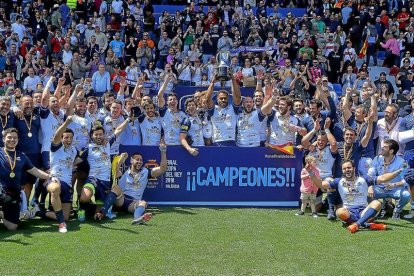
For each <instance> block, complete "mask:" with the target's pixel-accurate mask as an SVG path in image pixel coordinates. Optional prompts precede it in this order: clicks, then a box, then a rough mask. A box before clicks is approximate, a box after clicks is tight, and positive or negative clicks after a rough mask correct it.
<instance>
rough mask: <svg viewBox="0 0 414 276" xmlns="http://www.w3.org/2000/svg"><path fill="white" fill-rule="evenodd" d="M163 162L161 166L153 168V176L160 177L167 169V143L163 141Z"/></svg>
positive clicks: (161, 146)
mask: <svg viewBox="0 0 414 276" xmlns="http://www.w3.org/2000/svg"><path fill="white" fill-rule="evenodd" d="M160 152H161V162H160V166H159V167H155V168H153V169H152V170H151V176H152V177H158V176H160V175H162V174H163V173H165V172H166V171H167V145H166V144H165V143H164V142H163V141H161V143H160Z"/></svg>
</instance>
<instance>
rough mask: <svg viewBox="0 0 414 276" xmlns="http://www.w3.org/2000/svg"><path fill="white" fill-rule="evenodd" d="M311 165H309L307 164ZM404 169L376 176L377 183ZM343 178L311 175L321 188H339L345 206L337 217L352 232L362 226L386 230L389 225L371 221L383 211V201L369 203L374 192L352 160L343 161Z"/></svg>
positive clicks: (338, 211) (339, 210)
mask: <svg viewBox="0 0 414 276" xmlns="http://www.w3.org/2000/svg"><path fill="white" fill-rule="evenodd" d="M307 166H309V165H307ZM402 171H403V170H402V169H399V170H397V171H394V172H391V173H386V174H383V175H381V176H378V177H376V179H375V181H376V183H378V184H380V183H386V182H388V181H390V180H391V179H394V178H395V177H396V176H398V175H399V174H400V173H402ZM342 174H343V176H342V178H335V179H332V178H331V179H327V180H325V181H322V180H321V179H320V178H317V177H315V176H314V175H311V179H312V181H313V183H314V184H315V185H316V186H318V187H319V188H320V189H325V190H328V189H335V190H338V192H339V194H340V196H341V199H342V202H343V207H341V208H339V209H337V210H336V215H337V217H338V218H339V219H340V220H342V221H343V222H344V223H346V224H347V225H348V230H349V232H350V233H355V232H357V231H358V230H359V228H360V227H364V228H368V229H371V230H386V229H387V226H386V225H385V224H380V223H371V221H372V220H373V219H374V218H375V217H376V216H377V214H378V213H379V212H380V211H381V202H380V201H379V200H373V201H371V202H370V203H369V204H368V200H367V198H368V196H369V197H371V198H372V197H373V194H372V193H370V192H369V190H368V184H367V182H366V181H365V179H363V178H362V177H357V176H356V175H355V165H354V163H353V161H352V160H344V161H343V162H342Z"/></svg>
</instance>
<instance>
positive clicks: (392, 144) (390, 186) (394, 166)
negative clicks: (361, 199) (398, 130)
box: [368, 139, 410, 220]
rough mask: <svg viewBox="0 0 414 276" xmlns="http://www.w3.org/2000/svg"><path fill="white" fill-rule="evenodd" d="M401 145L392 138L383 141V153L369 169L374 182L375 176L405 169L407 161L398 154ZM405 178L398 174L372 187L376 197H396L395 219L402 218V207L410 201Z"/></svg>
mask: <svg viewBox="0 0 414 276" xmlns="http://www.w3.org/2000/svg"><path fill="white" fill-rule="evenodd" d="M399 149H400V146H399V145H398V142H397V141H395V140H392V139H388V140H385V141H384V142H383V143H382V147H381V155H378V156H376V157H375V158H374V160H373V162H372V166H371V167H370V168H369V170H368V177H370V179H371V181H373V182H374V180H375V177H376V176H378V175H383V174H384V173H387V172H392V171H396V170H398V169H404V168H405V166H406V161H405V160H404V158H402V157H401V156H398V155H397V152H398V151H399ZM406 184H407V183H406V182H405V180H404V178H403V176H402V175H398V176H397V177H396V178H394V179H392V180H391V181H389V182H388V183H384V184H376V183H375V182H374V185H372V186H371V187H370V189H372V191H371V192H373V193H374V198H376V199H380V198H382V199H389V198H392V199H395V200H396V205H395V209H394V212H393V216H392V218H393V219H397V220H398V219H400V214H401V211H402V208H403V207H404V206H405V205H406V204H407V203H408V202H409V201H410V192H409V191H408V190H407V188H406V186H407V185H406Z"/></svg>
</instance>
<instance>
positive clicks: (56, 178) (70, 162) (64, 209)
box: [46, 116, 82, 233]
mask: <svg viewBox="0 0 414 276" xmlns="http://www.w3.org/2000/svg"><path fill="white" fill-rule="evenodd" d="M72 120H73V117H72V116H68V117H67V118H66V121H65V122H64V123H63V125H61V126H60V127H59V128H58V129H57V131H56V133H55V135H54V138H53V141H52V145H51V147H50V176H51V178H50V179H49V181H48V182H47V184H46V189H47V191H48V192H49V193H50V201H51V204H52V206H53V210H54V213H52V212H47V213H46V216H47V217H49V218H52V219H56V220H57V221H58V223H59V232H60V233H66V232H67V231H68V230H67V227H66V223H65V221H67V220H68V219H69V215H70V209H71V207H72V171H73V166H74V165H76V164H77V163H80V162H82V160H81V159H80V158H79V157H77V156H78V150H77V149H76V147H75V146H74V145H73V143H72V142H73V138H74V132H73V130H71V129H70V128H67V127H68V125H70V124H71V123H72V122H73V121H72ZM75 160H76V161H75Z"/></svg>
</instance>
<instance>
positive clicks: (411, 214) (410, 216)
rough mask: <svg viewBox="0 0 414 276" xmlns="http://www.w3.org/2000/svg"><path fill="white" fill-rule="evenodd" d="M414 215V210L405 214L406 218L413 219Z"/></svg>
mask: <svg viewBox="0 0 414 276" xmlns="http://www.w3.org/2000/svg"><path fill="white" fill-rule="evenodd" d="M413 217H414V210H410V212H408V214H406V215H405V216H404V218H405V219H412V218H413Z"/></svg>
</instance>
